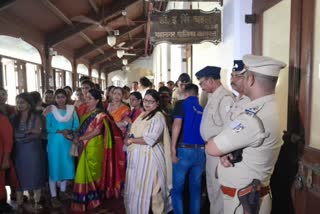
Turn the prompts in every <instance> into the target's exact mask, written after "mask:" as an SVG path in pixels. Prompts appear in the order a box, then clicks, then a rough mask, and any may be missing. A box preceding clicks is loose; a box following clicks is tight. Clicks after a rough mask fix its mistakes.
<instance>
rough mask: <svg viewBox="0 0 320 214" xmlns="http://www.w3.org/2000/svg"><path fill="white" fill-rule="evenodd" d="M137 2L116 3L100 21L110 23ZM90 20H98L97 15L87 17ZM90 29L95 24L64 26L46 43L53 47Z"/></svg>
mask: <svg viewBox="0 0 320 214" xmlns="http://www.w3.org/2000/svg"><path fill="white" fill-rule="evenodd" d="M46 1H48V0H46ZM136 1H137V0H121V1H115V3H114V4H112V7H111V8H108V9H107V11H106V12H105V14H104V17H102V18H101V19H100V20H99V21H102V20H104V21H108V20H109V19H110V18H113V17H114V16H116V15H118V14H121V11H122V10H123V9H124V8H126V7H128V6H130V5H131V4H133V3H135V2H136ZM87 17H89V18H93V19H94V20H97V19H98V18H97V14H95V13H91V14H89V15H87ZM90 27H94V25H93V24H86V23H78V24H76V25H73V26H69V25H68V26H64V27H63V28H62V29H59V30H57V31H56V32H50V33H49V34H48V35H47V36H46V42H47V44H48V45H49V46H50V47H52V46H55V45H57V44H59V43H60V42H62V41H64V40H66V39H68V38H70V37H72V36H73V35H75V34H77V33H80V32H81V31H84V30H86V29H88V28H90Z"/></svg>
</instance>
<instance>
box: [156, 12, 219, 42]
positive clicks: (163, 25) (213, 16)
mask: <svg viewBox="0 0 320 214" xmlns="http://www.w3.org/2000/svg"><path fill="white" fill-rule="evenodd" d="M150 27H151V30H150V41H151V42H152V43H161V42H168V43H172V44H195V43H200V42H203V41H209V42H212V43H214V44H215V45H217V44H219V43H220V42H221V10H219V9H217V8H215V9H214V10H212V11H209V12H204V11H201V10H169V11H167V12H155V13H153V14H151V24H150Z"/></svg>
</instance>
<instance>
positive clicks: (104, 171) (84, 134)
mask: <svg viewBox="0 0 320 214" xmlns="http://www.w3.org/2000/svg"><path fill="white" fill-rule="evenodd" d="M86 104H87V108H86V112H85V113H84V114H83V115H82V116H81V117H80V128H79V131H78V135H75V136H73V135H72V134H71V135H67V136H66V137H68V138H73V142H74V143H76V144H77V145H78V147H79V160H78V166H77V171H76V176H75V179H74V191H73V196H72V203H71V211H72V212H85V211H87V210H88V209H94V208H96V207H98V206H99V205H100V204H101V199H102V194H103V193H106V194H111V193H112V192H113V189H114V178H113V171H114V170H113V165H114V164H113V160H112V159H113V158H112V155H113V154H112V153H113V152H112V138H111V133H110V129H109V125H108V122H107V120H108V119H107V115H106V114H105V113H104V112H103V111H102V101H101V93H100V91H98V90H96V89H91V90H89V92H88V94H87V97H86Z"/></svg>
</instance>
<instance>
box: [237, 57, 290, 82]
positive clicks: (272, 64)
mask: <svg viewBox="0 0 320 214" xmlns="http://www.w3.org/2000/svg"><path fill="white" fill-rule="evenodd" d="M242 60H243V62H244V64H245V66H246V69H247V70H249V71H253V72H256V73H260V74H263V75H266V76H274V77H277V76H278V75H279V72H280V70H281V69H282V68H284V67H286V64H285V63H284V62H281V61H279V60H276V59H273V58H270V57H265V56H256V55H245V56H244V57H243V59H242Z"/></svg>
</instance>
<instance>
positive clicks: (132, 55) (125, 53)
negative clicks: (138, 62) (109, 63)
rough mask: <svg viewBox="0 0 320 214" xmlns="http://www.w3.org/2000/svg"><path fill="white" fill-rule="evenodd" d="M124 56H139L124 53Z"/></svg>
mask: <svg viewBox="0 0 320 214" xmlns="http://www.w3.org/2000/svg"><path fill="white" fill-rule="evenodd" d="M123 55H125V56H136V55H137V54H135V53H124V54H123Z"/></svg>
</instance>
